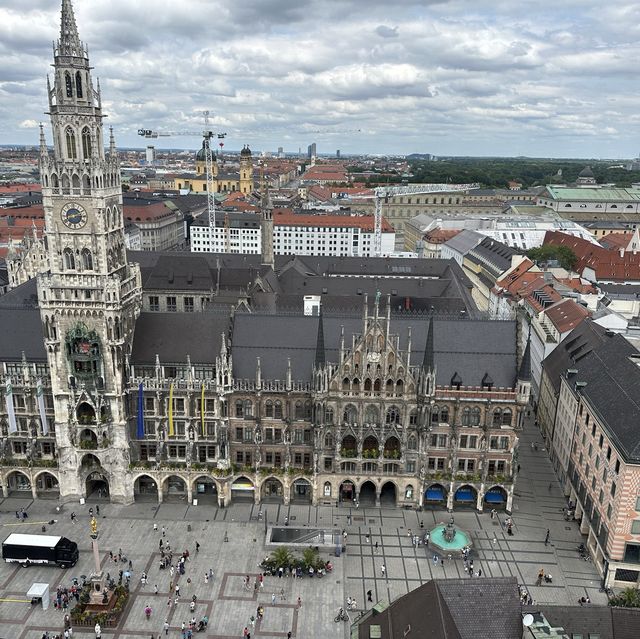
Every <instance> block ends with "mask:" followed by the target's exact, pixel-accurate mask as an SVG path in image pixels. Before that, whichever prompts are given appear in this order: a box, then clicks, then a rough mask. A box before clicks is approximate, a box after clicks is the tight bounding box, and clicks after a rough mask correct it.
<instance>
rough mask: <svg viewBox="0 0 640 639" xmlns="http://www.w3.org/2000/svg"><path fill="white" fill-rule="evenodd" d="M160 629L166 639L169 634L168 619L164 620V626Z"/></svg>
mask: <svg viewBox="0 0 640 639" xmlns="http://www.w3.org/2000/svg"><path fill="white" fill-rule="evenodd" d="M162 627H163V628H164V635H165V637H166V636H167V635H168V634H169V620H168V619H165V620H164V625H163V626H162Z"/></svg>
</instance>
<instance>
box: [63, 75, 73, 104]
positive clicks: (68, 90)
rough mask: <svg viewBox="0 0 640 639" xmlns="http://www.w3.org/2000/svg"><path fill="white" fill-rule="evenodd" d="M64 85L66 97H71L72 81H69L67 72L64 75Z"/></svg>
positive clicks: (69, 77) (69, 76)
mask: <svg viewBox="0 0 640 639" xmlns="http://www.w3.org/2000/svg"><path fill="white" fill-rule="evenodd" d="M64 85H65V88H66V91H67V97H68V98H72V97H73V80H71V74H70V73H69V72H68V71H67V72H66V73H65V74H64Z"/></svg>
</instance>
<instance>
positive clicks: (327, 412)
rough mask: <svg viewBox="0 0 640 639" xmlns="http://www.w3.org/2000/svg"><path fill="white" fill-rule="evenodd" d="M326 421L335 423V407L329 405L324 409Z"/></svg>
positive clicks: (326, 422)
mask: <svg viewBox="0 0 640 639" xmlns="http://www.w3.org/2000/svg"><path fill="white" fill-rule="evenodd" d="M324 423H325V424H333V408H331V407H330V406H327V408H325V410H324Z"/></svg>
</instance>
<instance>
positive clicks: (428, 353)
mask: <svg viewBox="0 0 640 639" xmlns="http://www.w3.org/2000/svg"><path fill="white" fill-rule="evenodd" d="M422 368H424V369H425V370H426V371H432V370H433V369H434V368H435V362H434V357H433V316H431V318H430V319H429V330H428V331H427V343H426V345H425V348H424V357H423V358H422Z"/></svg>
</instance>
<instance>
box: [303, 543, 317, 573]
mask: <svg viewBox="0 0 640 639" xmlns="http://www.w3.org/2000/svg"><path fill="white" fill-rule="evenodd" d="M302 561H303V562H304V567H305V569H307V570H308V569H309V566H314V567H315V565H316V564H317V563H318V551H317V550H316V549H315V548H312V547H309V548H305V549H304V550H303V551H302Z"/></svg>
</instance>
